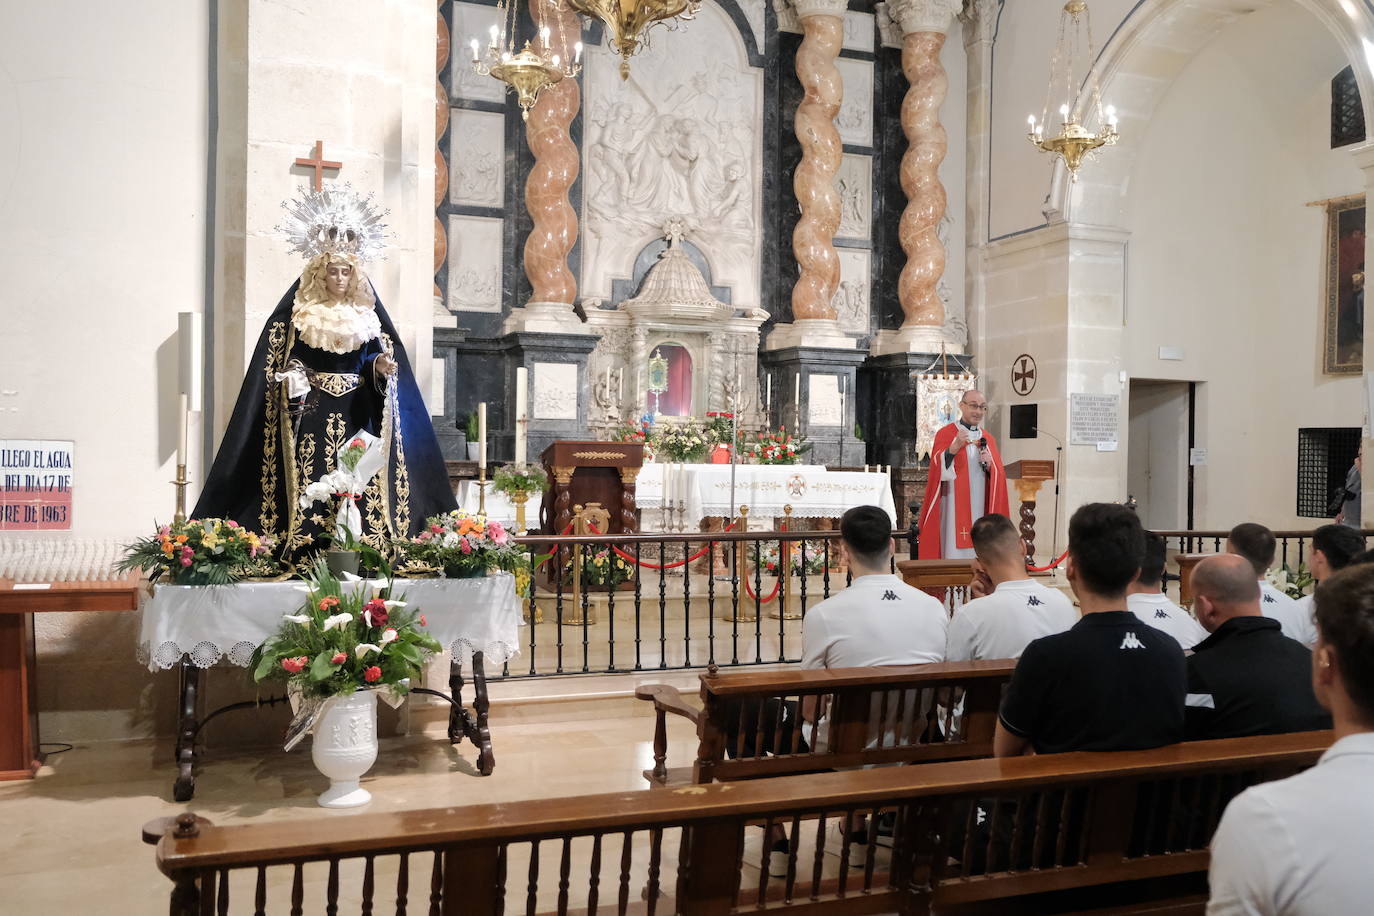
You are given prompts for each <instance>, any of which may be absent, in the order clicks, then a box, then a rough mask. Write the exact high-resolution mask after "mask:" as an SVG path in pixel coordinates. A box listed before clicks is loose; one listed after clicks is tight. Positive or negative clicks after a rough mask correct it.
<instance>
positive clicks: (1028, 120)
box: [1026, 115, 1035, 130]
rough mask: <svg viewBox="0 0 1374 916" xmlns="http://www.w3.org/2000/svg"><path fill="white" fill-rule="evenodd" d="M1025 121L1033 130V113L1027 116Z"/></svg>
mask: <svg viewBox="0 0 1374 916" xmlns="http://www.w3.org/2000/svg"><path fill="white" fill-rule="evenodd" d="M1026 123H1027V124H1029V125H1030V126H1031V130H1035V115H1029V116H1027V118H1026Z"/></svg>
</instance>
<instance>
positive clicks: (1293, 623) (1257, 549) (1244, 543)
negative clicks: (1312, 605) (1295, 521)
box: [1226, 522, 1316, 646]
mask: <svg viewBox="0 0 1374 916" xmlns="http://www.w3.org/2000/svg"><path fill="white" fill-rule="evenodd" d="M1276 550H1277V541H1275V540H1274V533H1273V532H1272V531H1270V530H1269V529H1268V528H1266V527H1264V526H1263V525H1257V524H1255V523H1254V522H1245V523H1243V524H1240V525H1237V526H1236V527H1234V528H1232V529H1231V535H1230V537H1228V538H1227V539H1226V552H1227V553H1234V554H1236V555H1237V556H1241V557H1244V558H1245V559H1247V560H1249V561H1250V567H1251V568H1252V569H1253V570H1254V572H1255V576H1256V577H1257V578H1258V579H1259V587H1260V612H1261V613H1262V614H1264V616H1265V617H1272V618H1273V619H1275V620H1277V621H1278V622H1279V625H1280V626H1281V627H1282V628H1283V635H1284V636H1287V637H1288V638H1289V639H1296V640H1297V641H1298V642H1300V643H1302V644H1303V645H1304V646H1310V645H1312V643H1313V642H1314V641H1316V634H1315V633H1313V631H1312V621H1311V620H1309V619H1307V617H1306V615H1304V614H1303V612H1302V610H1301V609H1300V608H1299V607H1298V603H1297V602H1296V601H1294V600H1293V599H1292V598H1289V597H1288V596H1287V595H1285V594H1284V593H1283V592H1281V591H1279V590H1278V589H1276V588H1274V586H1272V585H1270V584H1269V583H1268V582H1266V581H1265V579H1264V574H1265V573H1267V572H1268V571H1269V567H1271V566H1273V565H1274V554H1275V552H1276Z"/></svg>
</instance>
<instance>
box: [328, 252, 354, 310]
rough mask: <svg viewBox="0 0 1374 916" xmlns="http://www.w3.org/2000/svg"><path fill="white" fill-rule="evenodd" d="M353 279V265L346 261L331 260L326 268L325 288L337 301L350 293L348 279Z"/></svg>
mask: <svg viewBox="0 0 1374 916" xmlns="http://www.w3.org/2000/svg"><path fill="white" fill-rule="evenodd" d="M351 279H353V265H351V264H349V263H348V262H346V261H330V262H329V266H328V267H326V268H325V269H324V288H325V289H326V290H328V292H329V295H330V298H332V299H334V300H335V301H339V300H341V299H343V297H344V296H346V295H347V294H348V281H349V280H351Z"/></svg>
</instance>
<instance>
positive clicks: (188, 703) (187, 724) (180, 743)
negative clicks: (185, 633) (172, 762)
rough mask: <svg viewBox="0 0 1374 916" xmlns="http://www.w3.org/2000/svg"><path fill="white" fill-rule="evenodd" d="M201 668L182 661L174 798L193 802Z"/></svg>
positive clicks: (188, 661)
mask: <svg viewBox="0 0 1374 916" xmlns="http://www.w3.org/2000/svg"><path fill="white" fill-rule="evenodd" d="M200 679H201V669H200V668H197V667H196V665H195V663H194V662H192V661H190V660H189V659H182V660H181V714H180V716H179V718H178V720H177V746H176V763H177V778H176V781H175V782H174V783H172V798H174V799H175V800H177V801H179V802H186V801H190V800H191V798H192V797H193V796H194V795H195V794H196V778H195V776H194V775H193V774H192V770H193V769H194V768H195V765H196V732H198V731H199V730H200V728H199V724H198V723H197V721H196V707H197V704H198V701H199V699H200Z"/></svg>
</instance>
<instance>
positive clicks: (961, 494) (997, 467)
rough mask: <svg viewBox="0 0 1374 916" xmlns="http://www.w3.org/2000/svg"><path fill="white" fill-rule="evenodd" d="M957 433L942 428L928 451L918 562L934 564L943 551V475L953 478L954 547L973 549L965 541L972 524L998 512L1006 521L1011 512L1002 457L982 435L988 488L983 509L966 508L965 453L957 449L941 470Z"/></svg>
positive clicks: (989, 437)
mask: <svg viewBox="0 0 1374 916" xmlns="http://www.w3.org/2000/svg"><path fill="white" fill-rule="evenodd" d="M957 433H958V424H957V423H950V424H949V425H948V426H945V427H942V428H941V429H940V431H939V432H937V433H936V434H935V442H934V444H933V445H932V446H931V449H930V454H931V458H930V476H929V478H928V479H927V480H926V498H925V503H924V504H923V505H922V506H921V545H920V550H919V552H918V556H919V557H920V558H921V559H922V560H938V559H940V557H941V556H942V555H943V553H944V547H943V544H942V542H941V539H940V510H941V505H940V503H941V499H940V482H941V481H942V480H946V479H948V478H947V477H946V475H947V474H949V473H951V472H952V473H953V474H954V521H955V526H954V543H955V546H958V547H966V548H971V547H973V541H972V540H971V539H970V538H969V531H970V529H972V527H973V523H974V522H976V521H977V520H978V519H980V518H982V517H983V516H984V515H987V514H989V513H991V512H998V513H1001V514H1002V515H1006V516H1008V517H1010V515H1011V512H1010V510H1009V508H1008V505H1009V503H1008V500H1007V472H1006V470H1005V469H1004V468H1003V467H1002V455H1001V453H1000V452H998V450H997V440H996V439H994V438H993V437H992V434H991V433H989V432H987V431H984V432H983V434H982V435H983V438H985V439H987V440H988V453H989V454H991V455H992V469H991V471H989V472H987V473H988V484H987V489H986V490H985V493H986V494H987V496H986V498H987V508H986V509H984V508H983V507H981V506H980V507H978V509H977V510H976V511H975V509H974V507H973V506H971V505H969V503H970V502H971V499H970V495H969V484H968V481H969V477H968V475H969V460H968V449H960V450H959V454H957V455H955V456H954V462H953V464H952V465H951V466H950V467H949V468H948V470H947V469H946V468H945V457H944V456H945V451H946V450H947V449H948V448H949V446H950V443H952V442H953V441H954V437H955V436H956V435H957ZM973 472H974V473H977V474H982V473H984V472H983V468H982V465H980V464H978V463H977V462H975V463H974V465H973Z"/></svg>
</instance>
